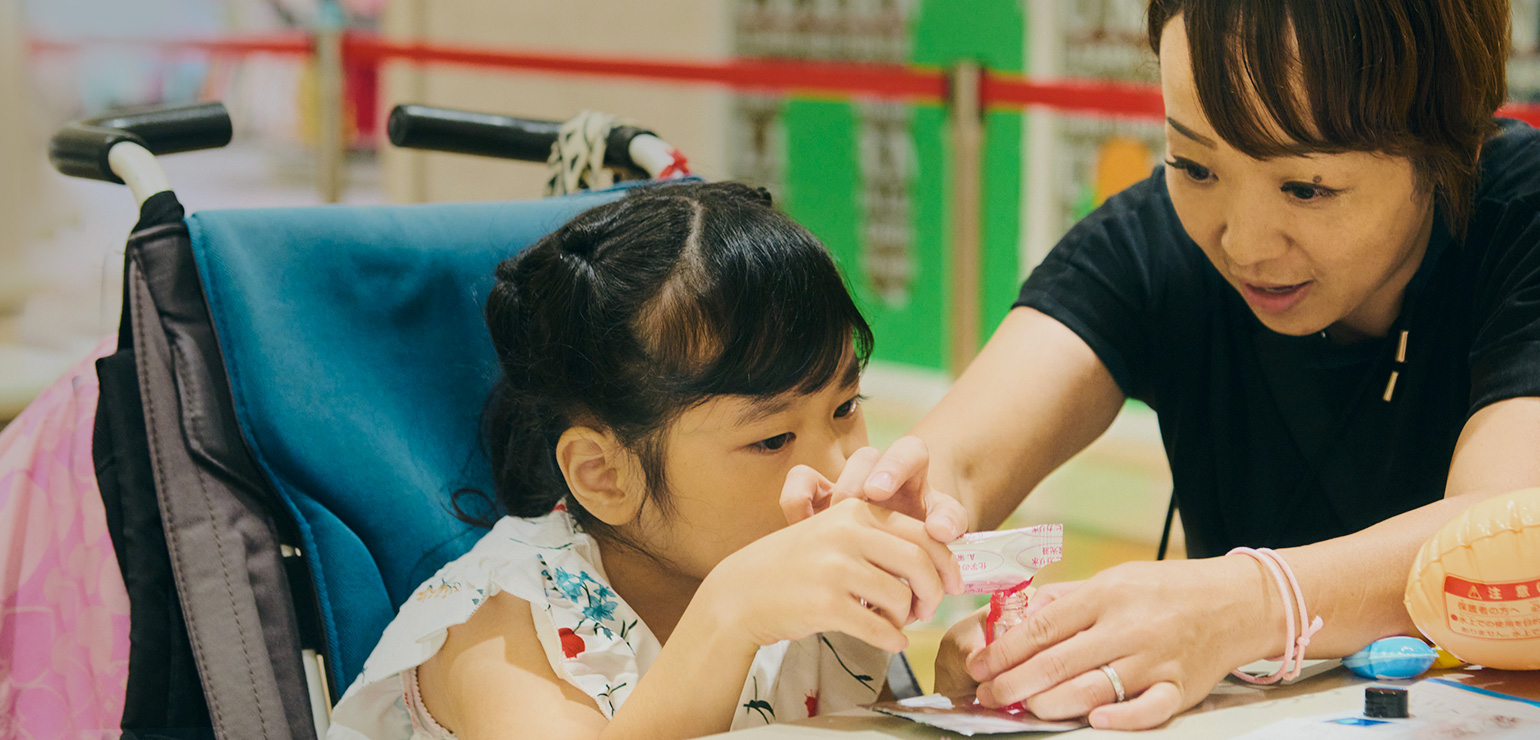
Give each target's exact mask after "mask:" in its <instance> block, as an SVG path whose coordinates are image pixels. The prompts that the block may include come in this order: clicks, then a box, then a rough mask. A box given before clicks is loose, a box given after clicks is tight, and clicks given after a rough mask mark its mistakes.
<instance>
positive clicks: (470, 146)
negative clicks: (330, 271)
mask: <svg viewBox="0 0 1540 740" xmlns="http://www.w3.org/2000/svg"><path fill="white" fill-rule="evenodd" d="M561 126H562V124H561V122H560V121H540V120H534V119H528V118H515V117H513V116H504V115H498V114H495V113H477V112H474V111H466V110H454V109H449V108H434V107H430V106H426V105H398V106H396V107H395V109H393V110H392V111H391V112H390V120H389V122H388V123H387V124H386V130H387V131H388V133H389V134H390V143H392V144H394V145H396V146H398V147H402V148H405V149H425V150H429V151H435V152H451V153H454V154H473V155H476V156H481V157H497V158H500V159H516V160H519V161H522V162H544V161H546V159H547V158H549V157H550V156H551V146H552V145H553V144H555V143H556V138H557V136H559V135H560V133H561ZM668 151H670V149H669V148H668V146H667V145H666V144H664V143H663V142H662V141H661V140H660V139H658V138H657V137H656V136H655V135H653V133H652V132H651V131H648V130H646V129H642V128H637V127H636V126H616V127H615V128H613V129H611V130H610V134H609V137H608V138H607V140H606V141H605V148H604V166H605V167H609V168H612V169H620V170H637V171H641V172H645V173H647V174H648V175H650V176H653V177H657V176H658V175H659V174H660V171H661V170H662V168H663V167H666V166H667V164H668V163H669V162H672V158H668V159H667V161H659V160H660V158H661V157H664V156H666V155H667V152H668Z"/></svg>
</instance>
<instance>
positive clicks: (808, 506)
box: [781, 437, 968, 542]
mask: <svg viewBox="0 0 1540 740" xmlns="http://www.w3.org/2000/svg"><path fill="white" fill-rule="evenodd" d="M929 467H930V450H929V448H927V447H926V446H925V441H924V440H922V439H920V438H919V437H903V438H901V439H899V440H898V441H897V442H894V443H893V446H891V447H889V448H888V449H887V451H886V452H881V451H878V450H877V449H875V448H872V447H865V448H862V449H860V450H857V451H856V453H855V454H854V455H851V456H850V459H849V460H848V461H846V463H845V469H844V470H843V471H842V472H841V473H840V478H839V480H838V481H836V482H833V483H830V482H829V481H828V480H827V479H825V478H824V477H823V476H821V475H818V474H817V473H816V472H813V471H811V469H808V470H807V472H809V473H812V475H811V476H807V475H805V474H803V475H802V477H801V478H800V479H797V478H796V476H798V471H797V470H793V471H792V476H791V477H788V478H787V486H786V489H785V490H784V491H783V492H782V494H781V510H782V511H783V512H785V514H786V521H788V522H791V523H796V522H799V521H801V520H803V519H806V518H808V517H810V516H813V515H814V514H816V513H818V512H820V511H823V510H824V509H825V508H827V507H828V506H829V505H831V504H837V503H839V502H841V501H844V500H845V499H850V498H854V499H861V500H864V501H871V502H873V503H876V504H878V505H880V506H883V507H884V508H887V509H891V510H893V511H896V512H898V513H900V514H906V515H908V516H910V517H912V518H915V519H919V520H921V521H924V522H925V530H926V531H927V532H929V533H930V535H931V537H932V538H934V539H936V540H938V541H940V542H951V541H952V540H955V539H957V538H958V537H961V536H962V534H963V533H964V532H966V531H967V524H966V523H967V521H968V514H967V512H966V511H964V510H963V506H962V504H960V503H958V502H957V499H955V498H952V497H951V496H948V495H947V494H945V493H942V492H940V491H937V490H936V489H934V488H932V487H931V485H930V481H929V479H928V477H927V471H928V470H929ZM794 479H796V482H797V483H798V485H793V480H794Z"/></svg>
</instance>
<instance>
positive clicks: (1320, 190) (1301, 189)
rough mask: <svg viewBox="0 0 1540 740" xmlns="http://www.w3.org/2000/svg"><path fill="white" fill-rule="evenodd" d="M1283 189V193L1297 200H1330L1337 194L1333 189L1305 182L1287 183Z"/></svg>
mask: <svg viewBox="0 0 1540 740" xmlns="http://www.w3.org/2000/svg"><path fill="white" fill-rule="evenodd" d="M1281 189H1282V190H1283V192H1285V193H1288V194H1289V195H1291V196H1293V197H1294V199H1295V200H1318V199H1320V198H1329V197H1331V196H1333V195H1336V194H1337V191H1335V190H1332V189H1331V188H1324V187H1321V186H1320V185H1312V184H1310V183H1303V182H1291V183H1287V184H1285V185H1284V186H1283V188H1281Z"/></svg>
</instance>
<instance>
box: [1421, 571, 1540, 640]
mask: <svg viewBox="0 0 1540 740" xmlns="http://www.w3.org/2000/svg"><path fill="white" fill-rule="evenodd" d="M1444 609H1445V611H1446V612H1447V613H1448V615H1449V629H1450V630H1451V631H1453V632H1455V633H1457V634H1461V635H1466V636H1468V637H1482V638H1486V639H1489V640H1523V639H1527V638H1531V637H1540V580H1535V579H1531V580H1528V581H1513V582H1511V583H1484V582H1482V581H1470V580H1466V579H1464V578H1460V577H1458V576H1444Z"/></svg>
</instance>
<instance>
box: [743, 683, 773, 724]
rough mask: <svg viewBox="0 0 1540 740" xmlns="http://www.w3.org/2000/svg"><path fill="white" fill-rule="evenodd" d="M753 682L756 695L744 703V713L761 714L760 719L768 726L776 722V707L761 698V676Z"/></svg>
mask: <svg viewBox="0 0 1540 740" xmlns="http://www.w3.org/2000/svg"><path fill="white" fill-rule="evenodd" d="M753 680H754V695H753V697H752V698H750V699H749V700H748V701H746V702H744V703H743V711H744V713H748V712H759V716H760V718H761V719H763V720H764V721H765V724H767V725H768V724H770V723H771V722H774V721H775V707H773V706H771V705H770V702H768V701H765V700H764V699H761V698H759V676H754V677H753Z"/></svg>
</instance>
